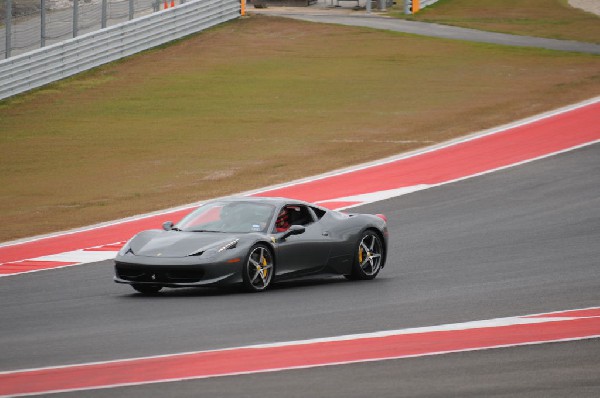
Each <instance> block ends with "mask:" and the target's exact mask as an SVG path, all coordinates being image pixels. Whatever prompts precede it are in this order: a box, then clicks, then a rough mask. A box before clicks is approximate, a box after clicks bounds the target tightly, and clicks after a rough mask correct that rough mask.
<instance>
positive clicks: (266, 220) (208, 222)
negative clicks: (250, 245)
mask: <svg viewBox="0 0 600 398" xmlns="http://www.w3.org/2000/svg"><path fill="white" fill-rule="evenodd" d="M274 212H275V207H274V206H272V205H269V204H265V203H256V202H244V201H239V202H237V201H236V202H226V201H223V202H211V203H207V204H205V205H202V206H200V207H199V208H198V209H196V210H195V211H193V212H192V213H190V214H188V215H187V216H186V217H185V218H184V219H183V220H181V221H180V222H179V223H177V225H175V229H178V230H181V231H188V232H227V233H249V232H266V230H267V228H268V226H269V225H270V223H271V219H272V218H273V213H274Z"/></svg>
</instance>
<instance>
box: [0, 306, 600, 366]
mask: <svg viewBox="0 0 600 398" xmlns="http://www.w3.org/2000/svg"><path fill="white" fill-rule="evenodd" d="M595 309H600V306H593V307H585V308H575V309H566V310H559V311H552V312H541V313H536V314H527V315H518V316H510V317H501V318H491V319H484V320H479V321H467V322H458V323H448V324H441V325H437V326H424V327H423V326H421V327H413V328H404V329H393V330H383V331H377V332H367V333H354V334H345V335H339V336H330V337H317V338H310V339H303V340H291V341H280V342H274V343H262V344H250V345H245V346H237V347H225V348H214V349H208V350H199V351H186V352H180V353H174V354H161V355H150V356H146V357H135V358H123V359H114V360H108V361H97V362H86V363H78V364H67V365H56V366H45V367H39V368H28V369H17V370H9V371H2V372H0V376H2V375H8V374H16V373H27V372H36V371H42V370H54V369H66V368H72V367H88V366H96V365H109V364H113V363H123V362H135V361H140V360H151V359H160V358H170V357H178V356H187V355H196V354H204V353H212V352H221V351H222V352H225V351H235V350H242V349H263V348H275V347H282V346H298V345H309V344H313V343H326V342H335V341H347V340H359V339H368V338H374V337H388V336H394V335H400V334H410V333H409V332H408V331H410V330H413V331H414V332H413V333H414V334H418V333H419V332H418V331H417V330H423V329H424V328H439V331H443V330H454V329H442V328H444V327H446V328H447V327H449V326H456V325H462V324H473V323H475V322H486V321H487V322H493V321H499V320H509V319H522V318H529V317H539V316H543V315H553V314H560V313H564V312H573V311H587V310H595ZM580 318H589V317H563V318H562V320H564V321H568V320H573V319H580ZM540 319H546V318H540ZM556 321H557V320H556V319H554V318H551V319H550V320H548V321H547V322H556ZM531 323H533V322H531ZM537 323H545V322H537ZM505 326H508V325H505ZM493 327H499V326H491V328H493ZM480 328H483V327H479V328H477V329H480ZM474 329H476V328H474ZM421 333H423V332H421Z"/></svg>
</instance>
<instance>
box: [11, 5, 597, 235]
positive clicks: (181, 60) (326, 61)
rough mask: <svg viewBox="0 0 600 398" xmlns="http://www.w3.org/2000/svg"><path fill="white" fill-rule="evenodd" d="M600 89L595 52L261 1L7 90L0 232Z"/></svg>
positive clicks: (244, 182)
mask: <svg viewBox="0 0 600 398" xmlns="http://www.w3.org/2000/svg"><path fill="white" fill-rule="evenodd" d="M598 94H600V57H594V56H590V55H580V54H571V53H559V52H551V51H543V50H536V49H524V48H509V47H500V46H493V45H484V44H470V43H465V42H459V41H444V40H437V39H430V38H424V37H417V36H408V35H402V34H397V33H390V32H383V31H374V30H369V29H362V28H352V27H341V26H331V25H323V24H312V23H305V22H300V21H293V20H286V19H277V18H268V17H261V16H253V17H251V18H248V19H242V20H237V21H233V22H231V23H227V24H225V25H222V26H220V27H217V28H215V29H212V30H210V31H208V32H205V33H202V34H199V35H196V36H194V37H192V38H189V39H188V40H185V41H181V42H178V43H176V44H174V45H171V46H167V47H165V48H161V49H157V50H153V51H149V52H146V53H144V54H140V55H138V56H134V57H132V58H130V59H128V60H126V61H122V62H118V63H114V64H111V65H107V66H104V67H101V68H98V69H96V70H94V71H91V72H88V73H85V74H82V75H80V76H77V77H74V78H71V79H68V80H66V81H63V82H60V83H57V84H53V85H50V86H48V87H46V88H43V89H41V90H38V91H36V92H33V93H29V94H25V95H22V96H19V97H17V98H15V99H12V100H8V101H4V102H0V132H1V133H0V154H1V161H0V187H1V191H0V214H2V228H1V230H0V241H6V240H9V239H15V238H19V237H25V236H31V235H35V234H40V233H45V232H50V231H55V230H64V229H67V228H71V227H77V226H82V225H89V224H91V223H95V222H99V221H105V220H111V219H115V218H118V217H124V216H129V215H133V214H139V213H142V212H148V211H152V210H157V209H162V208H167V207H170V206H175V205H180V204H185V203H190V202H194V201H198V200H201V199H204V198H210V197H215V196H218V195H225V194H231V193H236V192H240V191H244V190H248V189H252V188H258V187H261V186H265V185H269V184H274V183H278V182H284V181H288V180H290V179H294V178H299V177H303V176H307V175H312V174H316V173H320V172H324V171H328V170H331V169H334V168H339V167H342V166H348V165H351V164H356V163H360V162H364V161H368V160H373V159H377V158H380V157H383V156H387V155H392V154H396V153H399V152H403V151H406V150H410V149H414V148H416V147H419V146H425V145H429V144H431V143H434V142H440V141H443V140H447V139H449V138H452V137H455V136H459V135H463V134H466V133H470V132H473V131H477V130H479V129H483V128H488V127H492V126H495V125H498V124H501V123H505V122H509V121H512V120H515V119H518V118H522V117H525V116H528V115H532V114H536V113H539V112H542V111H546V110H549V109H553V108H556V107H559V106H561V105H566V104H569V103H574V102H577V101H580V100H583V99H586V98H590V97H593V96H595V95H598ZM565 134H568V132H565Z"/></svg>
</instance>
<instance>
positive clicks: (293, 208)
mask: <svg viewBox="0 0 600 398" xmlns="http://www.w3.org/2000/svg"><path fill="white" fill-rule="evenodd" d="M313 222H315V220H314V218H313V215H312V212H311V211H310V210H309V209H308V207H306V206H303V205H286V206H284V207H283V208H282V209H281V211H280V212H279V214H278V216H277V220H276V221H275V230H276V232H284V231H287V229H288V228H289V227H290V226H292V225H303V226H307V225H309V224H312V223H313Z"/></svg>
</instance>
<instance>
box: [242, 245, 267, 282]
mask: <svg viewBox="0 0 600 398" xmlns="http://www.w3.org/2000/svg"><path fill="white" fill-rule="evenodd" d="M274 272H275V261H274V259H273V253H272V252H271V249H270V248H269V247H268V246H267V245H265V244H262V243H258V244H256V245H254V246H252V247H251V248H250V250H249V251H248V255H247V256H246V261H245V263H244V269H243V270H242V273H243V274H242V277H243V281H244V284H243V287H244V290H246V291H248V292H253V293H254V292H262V291H263V290H266V289H267V288H268V287H269V286H270V285H271V281H272V280H273V274H274Z"/></svg>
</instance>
